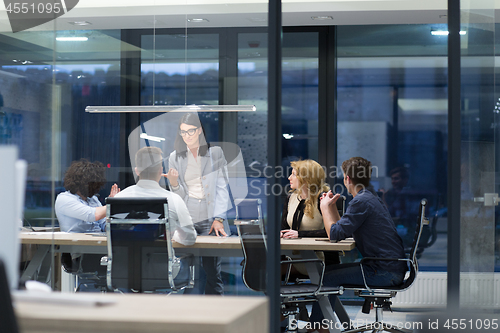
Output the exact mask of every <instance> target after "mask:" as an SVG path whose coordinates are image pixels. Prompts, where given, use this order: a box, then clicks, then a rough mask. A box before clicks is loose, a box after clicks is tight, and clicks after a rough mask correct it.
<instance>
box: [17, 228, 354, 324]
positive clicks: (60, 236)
mask: <svg viewBox="0 0 500 333" xmlns="http://www.w3.org/2000/svg"><path fill="white" fill-rule="evenodd" d="M20 237H21V243H22V244H38V245H39V249H38V251H37V253H36V254H35V257H34V258H33V260H32V262H30V265H29V266H28V268H27V269H26V270H25V272H24V273H23V275H22V277H21V281H24V280H27V279H30V277H31V276H32V275H33V274H34V273H35V271H36V270H37V269H38V267H39V266H40V264H41V262H42V260H43V257H45V256H46V255H47V253H48V252H49V251H50V248H51V247H53V249H54V251H55V252H69V253H100V254H106V253H107V240H106V237H105V236H95V235H92V234H77V233H65V232H53V233H50V232H49V233H47V232H29V233H21V234H20ZM173 247H174V248H175V251H176V253H177V254H180V253H186V252H188V253H193V254H194V255H195V256H201V255H203V256H217V257H243V252H242V249H241V244H240V240H239V237H214V236H198V237H197V239H196V243H195V244H194V245H192V246H184V245H182V244H179V243H175V242H173ZM355 247H356V245H355V243H354V240H352V239H347V240H343V241H340V242H337V243H330V242H329V241H328V240H327V239H315V238H301V239H281V250H282V252H283V253H284V254H290V253H292V251H295V252H296V251H299V252H300V255H301V256H302V257H303V258H304V259H310V258H317V257H316V254H315V252H314V251H351V250H353V249H354V248H355ZM38 255H39V256H38ZM40 258H41V259H40ZM308 266H309V267H308ZM311 266H314V265H306V268H307V270H308V273H309V277H310V278H311V280H312V281H313V282H317V281H319V273H318V272H317V268H311ZM333 297H336V296H333ZM320 306H321V309H322V310H323V313H324V315H325V318H327V319H329V320H335V316H334V314H333V313H332V312H331V311H332V310H331V307H330V303H329V302H328V299H327V298H326V297H323V298H322V299H320ZM335 313H336V315H337V317H338V318H339V320H340V321H341V322H342V323H345V322H347V323H348V322H349V316H348V314H347V311H346V310H345V308H344V306H343V305H342V303H341V302H340V301H336V302H335Z"/></svg>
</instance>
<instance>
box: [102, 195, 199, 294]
mask: <svg viewBox="0 0 500 333" xmlns="http://www.w3.org/2000/svg"><path fill="white" fill-rule="evenodd" d="M106 233H107V239H108V257H107V285H108V288H109V289H110V290H114V291H119V292H123V291H131V292H162V291H165V290H169V291H179V290H183V289H184V288H192V287H193V285H194V265H193V263H194V262H193V255H192V254H186V255H184V256H182V257H175V256H174V250H173V247H172V241H171V239H170V237H171V233H170V227H169V223H168V202H167V199H166V198H106ZM181 259H182V261H183V264H185V263H186V264H188V265H189V266H188V267H189V268H188V270H189V277H188V279H187V280H186V281H180V283H179V281H177V280H174V278H175V270H176V269H178V268H179V266H180V260H181Z"/></svg>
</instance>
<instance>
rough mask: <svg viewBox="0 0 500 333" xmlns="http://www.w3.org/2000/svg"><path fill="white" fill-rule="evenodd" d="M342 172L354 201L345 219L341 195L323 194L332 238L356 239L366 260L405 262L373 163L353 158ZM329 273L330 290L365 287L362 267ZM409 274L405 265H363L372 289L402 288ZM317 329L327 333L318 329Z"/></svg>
mask: <svg viewBox="0 0 500 333" xmlns="http://www.w3.org/2000/svg"><path fill="white" fill-rule="evenodd" d="M342 171H343V172H344V185H345V187H346V188H347V191H348V192H349V193H350V194H351V195H352V196H353V197H354V198H353V199H352V200H351V202H350V203H349V206H348V207H347V210H346V212H345V214H344V215H343V216H342V218H341V217H340V215H339V213H338V210H337V208H336V204H335V203H336V202H337V199H338V198H339V197H340V194H335V195H334V194H333V193H332V191H329V192H328V193H325V194H323V196H322V198H321V203H320V209H321V213H322V214H323V223H324V224H325V229H326V232H327V234H328V237H329V238H330V239H331V240H336V241H340V240H343V239H345V238H348V237H353V238H354V240H355V241H356V247H357V248H358V250H359V252H360V253H361V255H362V256H363V257H378V258H405V253H404V249H403V242H402V240H401V237H400V236H399V235H398V233H397V231H396V227H395V226H394V222H393V221H392V218H391V215H390V214H389V211H388V210H387V207H386V206H385V204H384V203H383V202H382V200H381V199H380V198H379V197H378V196H377V194H376V193H375V192H374V191H373V189H372V188H371V186H370V179H371V163H370V161H367V160H366V159H364V158H362V157H352V158H350V159H348V160H346V161H344V162H343V163H342ZM327 270H328V271H327V272H326V273H325V276H324V279H323V284H324V285H326V286H342V285H345V284H350V285H353V284H354V285H364V280H363V275H362V272H361V268H360V265H359V263H350V264H339V265H330V266H328V268H327ZM407 270H408V267H407V264H406V262H404V261H402V262H397V261H372V262H370V263H367V264H365V265H363V271H364V274H365V277H366V283H367V284H368V286H371V287H386V286H396V285H399V284H401V283H402V281H403V279H404V276H405V273H406V271H407ZM318 312H319V308H318V307H317V304H315V305H314V308H313V314H312V315H311V322H314V323H315V324H317V323H319V322H320V321H321V318H320V317H321V315H320V314H319V313H318ZM314 328H315V329H317V330H318V331H319V332H323V331H324V329H323V328H321V326H318V325H315V326H314ZM325 332H327V330H326V331H325Z"/></svg>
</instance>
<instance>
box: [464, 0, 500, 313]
mask: <svg viewBox="0 0 500 333" xmlns="http://www.w3.org/2000/svg"><path fill="white" fill-rule="evenodd" d="M494 8H495V6H494V1H480V2H468V1H461V2H460V9H461V11H460V15H461V26H460V30H461V32H460V34H461V37H460V39H461V40H460V42H461V50H460V51H461V93H462V96H461V100H462V109H461V115H462V121H461V126H462V148H461V161H460V163H461V164H460V165H461V175H462V178H461V189H462V191H461V221H460V233H461V237H460V238H461V239H460V243H461V248H460V306H461V307H463V308H471V309H478V308H495V307H498V299H496V298H495V297H494V294H493V293H491V290H492V289H494V288H495V282H494V281H495V278H494V274H493V272H494V271H498V267H499V260H498V251H499V248H498V237H499V223H498V208H497V207H495V206H496V204H495V203H494V202H491V200H488V198H491V196H495V194H496V193H498V189H499V188H498V179H497V178H498V177H497V175H498V147H497V142H498V129H497V124H498V121H499V118H498V107H497V106H498V104H496V103H497V102H498V96H497V95H498V92H497V90H498V88H497V87H496V80H495V75H496V71H497V68H496V66H497V64H496V60H495V59H496V58H495V55H496V54H495V46H496V28H495V26H496V24H495V13H494ZM489 201H490V202H489Z"/></svg>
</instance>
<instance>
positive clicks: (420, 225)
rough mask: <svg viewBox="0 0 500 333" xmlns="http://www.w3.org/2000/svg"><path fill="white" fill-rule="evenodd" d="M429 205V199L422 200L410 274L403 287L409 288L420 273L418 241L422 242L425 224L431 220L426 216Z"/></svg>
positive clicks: (411, 253) (411, 257)
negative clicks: (421, 237)
mask: <svg viewBox="0 0 500 333" xmlns="http://www.w3.org/2000/svg"><path fill="white" fill-rule="evenodd" d="M426 206H427V199H422V200H420V206H419V212H418V216H417V221H416V225H415V234H414V236H413V243H412V247H411V250H410V257H409V260H410V275H409V276H408V278H407V279H406V280H405V281H404V283H403V286H402V289H406V288H408V287H409V286H410V285H411V284H412V283H413V281H415V278H416V277H417V273H418V262H417V252H418V243H419V242H420V236H421V235H422V229H423V227H424V225H426V224H428V223H429V220H428V219H427V218H426V217H425V208H426Z"/></svg>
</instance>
